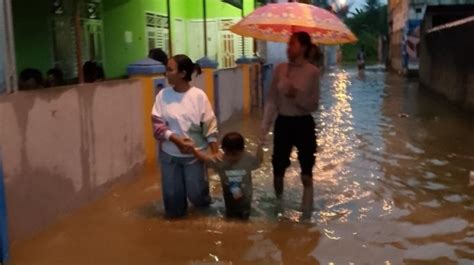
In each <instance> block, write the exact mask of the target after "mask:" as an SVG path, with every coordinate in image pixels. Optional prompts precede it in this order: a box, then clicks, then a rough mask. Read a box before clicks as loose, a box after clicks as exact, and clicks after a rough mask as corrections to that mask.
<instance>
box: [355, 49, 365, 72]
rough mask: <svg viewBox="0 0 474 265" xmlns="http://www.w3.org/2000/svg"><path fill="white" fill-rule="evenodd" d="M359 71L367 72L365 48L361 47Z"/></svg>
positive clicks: (358, 61) (358, 60)
mask: <svg viewBox="0 0 474 265" xmlns="http://www.w3.org/2000/svg"><path fill="white" fill-rule="evenodd" d="M357 69H359V71H363V70H365V48H364V46H361V47H360V49H359V52H358V53H357Z"/></svg>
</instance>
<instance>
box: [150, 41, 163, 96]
mask: <svg viewBox="0 0 474 265" xmlns="http://www.w3.org/2000/svg"><path fill="white" fill-rule="evenodd" d="M148 58H150V59H153V60H155V61H158V62H160V63H161V64H163V65H164V66H166V65H167V64H168V55H166V52H164V51H163V50H162V49H160V48H155V49H151V50H150V51H149V52H148ZM156 88H157V91H160V90H161V89H163V88H164V86H163V84H158V85H157V86H156Z"/></svg>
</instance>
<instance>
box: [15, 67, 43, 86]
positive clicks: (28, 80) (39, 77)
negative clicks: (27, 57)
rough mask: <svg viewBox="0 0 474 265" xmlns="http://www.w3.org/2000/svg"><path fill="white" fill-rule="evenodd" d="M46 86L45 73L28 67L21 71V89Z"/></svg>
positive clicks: (19, 81) (19, 84) (19, 83)
mask: <svg viewBox="0 0 474 265" xmlns="http://www.w3.org/2000/svg"><path fill="white" fill-rule="evenodd" d="M43 87H44V79H43V74H41V72H40V71H39V70H38V69H34V68H27V69H25V70H23V71H21V73H20V76H19V80H18V89H19V90H34V89H40V88H43Z"/></svg>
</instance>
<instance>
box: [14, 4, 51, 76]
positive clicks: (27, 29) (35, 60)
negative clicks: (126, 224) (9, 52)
mask: <svg viewBox="0 0 474 265" xmlns="http://www.w3.org/2000/svg"><path fill="white" fill-rule="evenodd" d="M11 2H12V5H13V6H12V8H13V27H14V36H15V48H16V60H17V72H18V73H20V72H21V71H22V70H24V69H25V68H37V69H39V70H41V71H42V72H46V71H47V70H48V69H49V68H51V67H52V66H53V47H52V32H51V27H50V24H49V23H50V20H49V17H50V2H51V1H48V0H35V1H30V0H15V1H11Z"/></svg>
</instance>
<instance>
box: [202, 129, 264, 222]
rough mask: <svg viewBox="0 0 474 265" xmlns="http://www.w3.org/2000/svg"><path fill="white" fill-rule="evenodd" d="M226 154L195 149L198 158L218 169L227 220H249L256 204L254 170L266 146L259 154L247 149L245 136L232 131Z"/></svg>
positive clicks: (225, 143)
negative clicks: (253, 205)
mask: <svg viewBox="0 0 474 265" xmlns="http://www.w3.org/2000/svg"><path fill="white" fill-rule="evenodd" d="M221 146H222V150H223V151H224V154H219V155H217V156H216V155H214V156H212V155H211V156H209V155H206V154H205V153H203V152H202V151H199V150H198V149H194V155H195V156H196V157H197V158H198V159H199V160H200V161H203V162H204V163H206V165H207V166H209V167H210V168H212V169H214V170H215V171H216V172H217V173H218V174H219V177H220V179H221V185H222V192H223V193H224V201H225V208H226V216H227V218H238V219H244V220H246V219H248V218H249V217H250V212H251V204H252V190H253V185H252V171H253V170H256V169H258V168H259V167H260V165H261V164H262V161H263V145H262V144H259V145H258V147H257V153H256V154H255V155H253V154H251V153H249V152H248V151H247V150H246V149H245V140H244V137H243V136H242V135H241V134H239V133H237V132H231V133H228V134H226V135H225V136H224V138H223V139H222V144H221Z"/></svg>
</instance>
